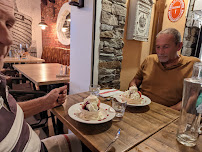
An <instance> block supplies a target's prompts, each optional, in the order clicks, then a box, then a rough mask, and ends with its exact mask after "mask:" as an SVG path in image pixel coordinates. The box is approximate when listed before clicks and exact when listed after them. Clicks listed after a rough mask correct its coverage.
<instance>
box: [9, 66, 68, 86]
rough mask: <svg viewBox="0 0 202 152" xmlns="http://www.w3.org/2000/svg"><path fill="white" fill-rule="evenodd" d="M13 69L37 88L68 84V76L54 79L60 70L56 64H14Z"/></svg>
mask: <svg viewBox="0 0 202 152" xmlns="http://www.w3.org/2000/svg"><path fill="white" fill-rule="evenodd" d="M13 67H14V69H16V70H17V71H19V72H20V73H22V74H23V75H24V76H25V77H27V78H28V79H29V80H30V81H32V82H33V83H34V84H35V85H37V86H41V85H50V84H58V83H68V82H69V76H66V77H56V75H58V74H59V73H60V68H61V64H58V63H39V64H16V65H13Z"/></svg>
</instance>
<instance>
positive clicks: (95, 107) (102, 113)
mask: <svg viewBox="0 0 202 152" xmlns="http://www.w3.org/2000/svg"><path fill="white" fill-rule="evenodd" d="M76 115H77V116H78V117H79V118H81V119H83V120H86V121H90V120H103V119H105V118H106V117H107V111H106V110H104V109H102V108H101V107H100V100H99V99H98V98H97V96H95V95H90V96H88V97H87V98H86V99H84V101H83V103H82V104H81V107H80V109H79V112H78V113H76Z"/></svg>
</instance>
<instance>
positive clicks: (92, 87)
mask: <svg viewBox="0 0 202 152" xmlns="http://www.w3.org/2000/svg"><path fill="white" fill-rule="evenodd" d="M89 92H90V94H91V95H95V96H98V95H99V92H100V85H97V84H91V85H90V86H89Z"/></svg>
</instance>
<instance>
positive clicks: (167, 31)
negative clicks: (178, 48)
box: [156, 28, 181, 45]
mask: <svg viewBox="0 0 202 152" xmlns="http://www.w3.org/2000/svg"><path fill="white" fill-rule="evenodd" d="M160 34H172V35H173V37H174V39H175V40H174V41H175V44H176V45H177V44H178V43H180V42H181V34H180V32H179V31H178V30H177V29H175V28H167V29H165V30H162V31H160V32H159V33H158V34H157V35H156V37H158V36H159V35H160Z"/></svg>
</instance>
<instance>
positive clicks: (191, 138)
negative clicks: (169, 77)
mask: <svg viewBox="0 0 202 152" xmlns="http://www.w3.org/2000/svg"><path fill="white" fill-rule="evenodd" d="M201 114H202V79H199V78H197V77H192V78H186V79H184V86H183V98H182V109H181V114H180V118H179V125H178V129H177V140H178V141H179V142H180V143H181V144H183V145H185V146H190V147H192V146H195V145H196V143H197V140H198V136H199V133H200V129H201V124H200V123H201Z"/></svg>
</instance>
